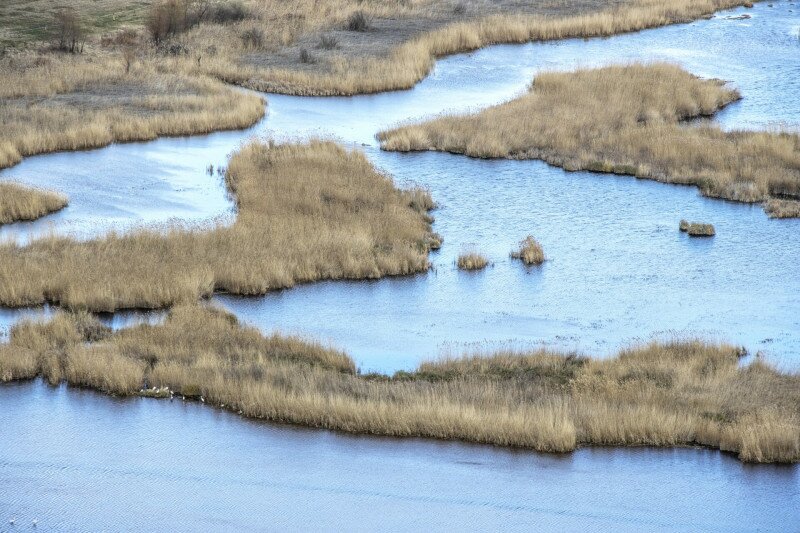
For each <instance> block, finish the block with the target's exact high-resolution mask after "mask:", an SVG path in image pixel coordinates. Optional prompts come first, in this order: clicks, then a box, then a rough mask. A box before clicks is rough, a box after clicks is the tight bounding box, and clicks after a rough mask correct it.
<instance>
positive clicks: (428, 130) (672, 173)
mask: <svg viewBox="0 0 800 533" xmlns="http://www.w3.org/2000/svg"><path fill="white" fill-rule="evenodd" d="M738 98H739V94H738V93H737V92H736V91H735V90H733V89H729V88H726V87H725V86H724V85H723V83H722V82H720V81H717V80H701V79H699V78H696V77H694V76H692V75H691V74H689V73H687V72H685V71H683V70H681V69H680V68H678V67H677V66H672V65H668V64H650V65H641V64H633V65H628V66H612V67H604V68H599V69H590V70H580V71H577V72H571V73H544V74H539V75H538V76H537V77H536V79H535V80H534V82H533V83H532V84H531V88H530V91H529V92H528V93H527V94H525V95H523V96H521V97H519V98H516V99H515V100H512V101H510V102H507V103H503V104H500V105H496V106H493V107H490V108H488V109H486V110H483V111H480V112H478V113H476V114H474V115H467V116H444V117H440V118H436V119H433V120H431V121H428V122H424V123H422V124H417V125H408V126H402V127H399V128H397V129H393V130H390V131H385V132H382V133H380V134H379V139H380V141H381V147H382V148H383V149H385V150H396V151H410V150H442V151H448V152H453V153H459V154H465V155H468V156H471V157H486V158H493V157H504V158H518V159H542V160H544V161H546V162H548V163H550V164H553V165H557V166H560V167H563V168H565V169H567V170H591V171H596V172H613V173H617V174H629V175H633V176H636V177H637V178H647V179H654V180H658V181H663V182H668V183H679V184H691V185H696V186H697V187H699V188H700V190H701V192H702V193H703V194H705V195H707V196H711V197H717V198H725V199H729V200H736V201H741V202H762V201H765V200H768V199H770V198H771V197H773V196H777V197H780V198H783V199H784V200H785V201H789V200H792V201H800V136H798V135H795V134H791V133H772V132H745V131H732V132H727V131H723V130H721V129H720V128H719V127H717V126H714V125H710V124H706V125H696V126H689V125H686V124H684V122H685V121H686V120H689V119H692V118H696V117H701V116H707V115H711V114H713V113H714V112H715V111H717V110H718V109H720V108H721V107H723V106H725V105H726V104H728V103H730V102H732V101H734V100H736V99H738ZM773 205H774V204H773ZM778 211H782V212H783V213H784V214H788V213H791V212H792V211H791V210H790V209H785V208H784V209H782V210H778V209H776V212H778Z"/></svg>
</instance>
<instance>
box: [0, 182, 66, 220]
mask: <svg viewBox="0 0 800 533" xmlns="http://www.w3.org/2000/svg"><path fill="white" fill-rule="evenodd" d="M67 203H68V201H67V198H66V196H64V195H62V194H58V193H55V192H51V191H43V190H39V189H34V188H31V187H25V186H23V185H19V184H17V183H0V224H10V223H11V222H21V221H26V220H36V219H37V218H41V217H43V216H45V215H48V214H50V213H54V212H56V211H59V210H61V209H64V208H65V207H66V206H67Z"/></svg>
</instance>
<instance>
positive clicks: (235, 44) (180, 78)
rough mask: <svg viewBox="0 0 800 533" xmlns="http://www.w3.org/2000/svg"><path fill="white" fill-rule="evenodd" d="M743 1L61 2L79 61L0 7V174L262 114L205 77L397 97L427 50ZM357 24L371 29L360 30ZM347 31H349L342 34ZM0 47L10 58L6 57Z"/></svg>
mask: <svg viewBox="0 0 800 533" xmlns="http://www.w3.org/2000/svg"><path fill="white" fill-rule="evenodd" d="M741 4H742V2H741V1H740V0H702V1H699V2H698V1H695V0H670V1H669V2H657V1H656V0H635V1H634V2H630V3H627V4H626V5H625V6H624V7H615V8H609V7H608V5H607V3H606V2H602V1H600V0H590V1H589V2H574V1H573V0H570V1H568V2H560V3H554V4H551V3H545V4H542V5H540V4H538V3H536V4H526V5H521V4H519V3H518V2H514V1H512V0H498V1H497V2H492V3H485V2H478V1H477V0H466V1H464V2H460V3H459V4H457V5H458V6H463V10H462V9H461V8H459V9H456V10H453V9H449V8H445V9H440V8H439V7H437V6H436V5H435V4H431V3H428V2H419V3H417V2H393V3H385V2H383V3H375V2H373V3H363V2H359V3H355V2H353V1H352V0H331V1H328V2H325V3H324V4H322V5H321V4H319V3H318V2H311V1H308V0H292V1H289V2H270V1H268V2H256V1H247V2H210V3H209V2H188V1H185V0H159V1H150V0H142V1H139V2H133V3H131V2H122V1H121V0H97V1H90V0H76V1H75V2H72V3H71V4H70V8H71V10H72V11H74V13H75V14H76V16H77V17H78V18H79V20H80V21H81V25H80V27H81V35H82V37H81V41H80V51H81V52H83V54H82V55H81V56H80V57H72V56H71V55H70V54H61V53H53V52H48V51H46V50H47V49H46V48H43V47H42V46H41V45H42V44H47V45H48V46H50V45H52V44H53V43H52V42H50V41H53V39H52V35H48V34H49V33H52V31H48V27H52V20H53V16H54V15H55V14H57V12H58V10H59V8H60V7H61V4H53V3H51V2H45V1H44V0H27V2H26V3H25V4H24V5H23V4H20V3H19V2H16V3H14V2H6V3H5V4H0V72H3V77H2V79H0V121H2V123H3V125H4V126H6V125H9V127H4V128H3V131H2V132H0V168H2V167H6V166H9V165H12V164H14V163H16V162H18V161H19V160H20V158H21V157H24V156H25V155H33V154H37V153H44V152H50V151H56V150H79V149H85V148H94V147H99V146H104V145H106V144H109V143H111V142H115V141H141V140H149V139H153V138H154V137H156V136H160V135H187V134H195V133H207V132H209V131H213V130H221V129H232V128H241V127H245V126H247V125H250V124H252V123H253V122H255V121H256V120H257V119H258V118H259V117H260V116H262V114H263V109H258V105H257V104H256V103H255V100H256V98H257V97H256V96H253V95H248V96H246V97H243V96H242V95H241V94H240V93H233V92H229V93H225V92H224V90H223V89H222V88H221V87H213V86H212V85H210V82H209V80H208V79H207V77H208V76H210V77H213V78H216V79H218V80H221V81H224V82H227V83H235V84H239V85H242V86H244V87H248V88H252V89H257V90H261V91H267V92H278V93H287V94H297V95H352V94H363V93H374V92H379V91H386V90H397V89H404V88H410V87H412V86H413V85H414V84H416V83H417V82H418V81H419V80H421V79H422V78H424V77H425V76H426V75H427V74H428V72H430V70H431V68H432V67H433V64H434V61H435V58H436V57H439V56H443V55H447V54H453V53H457V52H463V51H467V50H471V49H475V48H479V47H482V46H486V45H489V44H494V43H506V42H508V43H521V42H527V41H537V40H555V39H563V38H570V37H597V36H608V35H612V34H615V33H620V32H626V31H636V30H640V29H644V28H649V27H655V26H660V25H664V24H670V23H674V22H684V21H689V20H692V19H695V18H698V17H701V16H704V15H708V14H710V13H713V12H714V11H716V10H719V9H725V8H729V7H733V6H737V5H741ZM464 12H468V13H469V14H470V17H471V18H470V20H469V21H465V20H463V18H464V17H463V13H464ZM362 21H369V27H370V31H360V30H363V29H366V26H365V25H364V23H363V22H362ZM350 26H352V27H353V28H354V29H356V30H359V31H346V29H345V28H347V27H350ZM84 31H85V35H86V42H85V46H84V41H83V35H84ZM321 35H322V36H324V38H321V37H320V36H321ZM122 37H124V38H122ZM340 41H341V43H340ZM3 42H10V43H12V44H13V48H14V50H12V51H11V53H8V54H7V53H6V48H5V45H3V44H2V43H3ZM340 44H341V46H340ZM17 48H19V49H20V50H17ZM312 49H315V50H318V53H315V54H313V55H311V54H310V53H309V50H312ZM303 50H305V53H304V52H303ZM131 58H135V61H133V65H131ZM298 58H299V59H300V62H299V64H298ZM131 78H132V79H133V80H135V81H136V82H137V83H138V84H139V85H140V86H145V87H144V88H142V87H140V90H139V93H140V94H139V96H140V97H141V98H140V99H139V100H137V101H132V100H131V99H130V98H129V99H127V100H124V99H123V100H124V101H123V102H120V98H119V95H118V93H119V92H120V91H121V92H125V91H126V90H127V89H126V88H129V86H130V84H131ZM190 80H194V81H190ZM198 84H199V85H205V87H204V88H200V89H198V88H197V87H196V86H197V85H198ZM176 88H177V89H178V90H176ZM164 89H166V90H164ZM87 91H88V92H90V93H91V96H90V98H89V100H90V102H88V103H87V102H86V94H85V93H86V92H87ZM40 97H46V98H45V99H44V100H42V99H41V98H40ZM28 118H30V120H27V119H28ZM619 168H622V167H621V166H620V167H619Z"/></svg>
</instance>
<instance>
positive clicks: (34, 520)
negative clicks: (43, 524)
mask: <svg viewBox="0 0 800 533" xmlns="http://www.w3.org/2000/svg"><path fill="white" fill-rule="evenodd" d="M38 523H39V521H38V520H36V519H35V518H34V519H33V527H36V524H38Z"/></svg>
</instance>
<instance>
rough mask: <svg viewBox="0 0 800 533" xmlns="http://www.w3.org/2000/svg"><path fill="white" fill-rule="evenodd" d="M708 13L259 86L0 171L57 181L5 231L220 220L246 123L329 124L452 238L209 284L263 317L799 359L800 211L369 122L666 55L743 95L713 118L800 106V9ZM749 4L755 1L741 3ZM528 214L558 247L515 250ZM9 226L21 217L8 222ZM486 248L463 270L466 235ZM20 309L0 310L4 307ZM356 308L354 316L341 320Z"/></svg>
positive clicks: (356, 340)
mask: <svg viewBox="0 0 800 533" xmlns="http://www.w3.org/2000/svg"><path fill="white" fill-rule="evenodd" d="M773 6H774V7H768V6H767V5H766V4H759V5H757V6H756V7H755V8H754V9H750V10H746V9H741V10H735V11H731V12H725V13H720V14H718V15H717V16H716V17H714V18H713V19H711V20H704V21H698V22H695V23H692V24H686V25H676V26H671V27H667V28H661V29H657V30H651V31H647V32H640V33H635V34H630V35H623V36H618V37H613V38H609V39H594V40H580V39H575V40H568V41H562V42H555V43H536V44H528V45H513V46H494V47H490V48H486V49H483V50H480V51H478V52H475V53H472V54H465V55H458V56H453V57H450V58H446V59H443V60H441V61H440V62H439V63H438V64H437V66H436V69H435V71H434V72H433V74H432V75H431V76H430V77H429V78H427V79H426V80H424V81H423V82H422V83H420V84H419V85H418V86H417V87H415V88H414V89H413V90H411V91H400V92H392V93H384V94H379V95H370V96H361V97H354V98H298V97H288V96H280V95H268V100H269V109H268V116H267V117H266V118H265V119H264V120H263V121H262V122H260V123H259V124H257V125H256V126H254V127H252V128H250V129H248V130H246V131H239V132H223V133H217V134H213V135H207V136H198V137H191V138H179V139H160V140H157V141H154V142H147V143H136V144H125V145H114V146H111V147H108V148H104V149H100V150H94V151H89V152H77V153H59V154H50V155H44V156H39V157H33V158H29V159H27V160H25V161H23V163H21V164H20V165H18V166H16V167H14V168H12V169H8V170H6V171H3V172H2V173H0V178H4V179H18V180H20V181H25V182H28V183H33V184H35V185H40V186H45V187H52V188H56V189H59V190H61V191H63V192H65V193H67V194H68V195H69V197H70V199H71V201H72V203H71V205H70V207H68V208H67V209H66V210H64V211H63V212H62V213H59V214H56V215H53V216H50V217H45V218H44V219H42V220H41V221H38V222H34V223H28V224H24V225H11V226H8V227H6V228H3V229H1V230H0V236H5V237H6V238H17V239H19V240H25V239H26V238H27V237H28V236H29V235H31V234H33V235H37V234H41V233H46V232H58V233H62V232H66V233H70V234H73V235H76V236H79V237H88V236H93V235H97V234H100V233H104V232H106V231H108V229H109V228H110V227H111V228H115V229H121V230H124V229H127V228H130V227H131V226H138V225H142V224H146V223H165V222H168V221H170V220H176V219H180V220H184V221H188V222H190V223H197V222H208V221H210V220H216V219H221V220H222V221H223V222H225V221H230V220H231V217H232V216H233V215H232V203H231V201H230V198H228V197H227V196H226V194H225V191H224V185H223V183H222V180H221V178H220V177H219V176H218V175H217V174H216V173H215V174H214V175H213V176H209V175H208V174H207V173H206V171H205V169H206V167H207V166H208V165H209V164H213V165H215V166H224V165H225V161H226V157H227V155H228V154H229V153H230V152H231V151H233V150H234V149H236V147H237V146H239V145H240V144H241V143H242V142H246V140H247V139H249V138H251V137H253V136H261V137H263V136H270V137H274V138H278V139H298V138H299V139H304V138H307V137H308V136H310V135H318V136H332V137H334V138H336V139H339V140H340V141H342V142H343V143H345V144H347V145H351V146H352V145H355V146H359V147H361V148H363V149H364V150H365V151H366V152H367V154H368V155H369V157H370V158H371V159H372V160H373V161H374V162H375V163H376V164H377V165H378V166H380V167H381V168H383V169H385V170H386V171H387V172H389V173H391V174H392V175H393V176H394V177H395V178H396V180H397V181H398V183H400V184H406V183H409V182H413V183H418V184H422V185H424V186H426V187H429V188H430V189H431V192H432V194H433V197H434V198H435V199H436V200H437V201H438V202H439V203H440V204H441V208H440V209H439V210H437V211H436V212H435V213H434V214H435V216H436V218H437V222H436V224H435V230H436V231H437V232H439V233H440V234H442V235H443V236H444V239H445V245H444V247H443V248H442V250H441V251H440V252H438V253H436V254H434V255H433V256H432V260H433V263H434V265H435V270H434V271H432V272H430V273H428V274H426V275H420V276H415V277H411V278H401V279H386V280H380V281H377V282H356V283H341V282H334V283H318V284H312V285H306V286H302V287H298V288H295V289H292V290H288V291H282V292H277V293H273V294H269V295H267V296H265V297H260V298H237V297H231V296H219V297H216V298H215V301H217V302H219V303H221V304H222V305H224V306H225V307H226V308H228V309H230V310H232V311H233V312H235V313H236V314H237V315H238V316H239V317H241V318H243V319H244V320H246V321H247V322H249V323H252V324H255V325H258V326H259V327H261V328H262V329H264V330H266V331H272V330H275V329H278V330H282V331H285V332H291V333H299V334H303V335H308V336H311V337H313V338H316V339H321V340H322V341H324V342H329V343H331V344H333V345H335V346H338V347H341V348H344V349H346V350H347V351H348V352H349V353H351V354H352V355H353V356H354V358H355V359H356V361H357V363H358V364H359V365H360V366H361V367H362V368H363V369H365V370H381V371H392V370H396V369H398V368H410V367H413V366H415V365H416V364H417V363H418V362H419V361H420V360H421V359H427V358H431V357H435V356H437V355H439V354H441V353H443V352H446V353H447V352H460V351H462V350H464V349H491V348H496V347H498V346H500V345H506V344H508V343H513V344H514V345H515V346H519V347H527V346H538V345H548V346H553V347H556V348H560V349H566V350H578V351H581V352H586V353H590V354H596V355H606V354H609V353H613V352H614V351H615V350H617V349H618V348H619V347H620V346H624V345H626V344H629V343H631V342H638V341H641V340H647V339H651V338H665V337H668V338H669V337H673V336H698V335H699V336H703V337H706V338H709V339H711V340H725V341H729V342H733V343H736V344H741V345H744V346H745V347H747V348H748V349H749V350H750V351H751V352H753V353H755V352H756V351H762V352H763V353H764V354H766V355H767V356H769V357H770V358H771V360H773V361H775V362H777V363H778V364H780V365H781V366H784V367H790V368H797V367H800V356H798V354H800V276H799V275H797V273H798V270H797V269H798V266H797V265H798V264H800V246H798V245H800V220H782V221H776V220H769V219H768V218H767V217H766V216H765V215H764V213H763V211H762V210H761V208H760V207H759V206H750V205H742V204H734V203H727V202H723V201H720V200H711V199H707V198H702V197H700V196H699V195H698V193H697V190H696V189H695V188H692V187H680V186H674V185H665V184H658V183H653V182H647V181H640V180H635V179H632V178H629V177H616V176H608V175H597V174H591V173H586V172H577V173H567V172H564V171H562V170H560V169H557V168H554V167H550V166H548V165H546V164H544V163H541V162H538V161H525V162H521V161H502V160H501V161H482V160H471V159H468V158H465V157H461V156H453V155H448V154H438V153H422V154H394V153H385V152H381V151H380V150H378V149H377V147H376V144H377V143H376V142H375V140H374V138H373V137H374V135H375V133H376V132H378V131H379V130H381V129H383V128H385V127H387V126H390V125H393V124H396V123H398V122H401V121H404V120H409V119H413V118H418V117H424V116H429V115H431V114H435V113H439V112H442V111H443V110H447V109H450V110H461V111H463V110H467V109H472V108H478V107H484V106H486V105H490V104H492V103H497V102H501V101H504V100H507V99H509V98H512V97H513V96H514V95H515V94H518V93H519V92H520V91H523V90H525V87H526V85H527V84H528V83H529V82H530V80H531V78H532V77H533V75H534V73H535V72H536V71H538V70H541V69H574V68H576V67H580V66H594V65H602V64H608V63H619V62H629V61H633V60H640V59H641V60H648V61H649V60H667V61H674V62H678V63H680V64H682V65H683V66H684V67H685V68H687V69H688V70H690V71H691V72H693V73H695V74H698V75H701V76H705V77H718V78H723V79H726V80H729V81H730V82H731V83H732V84H733V85H735V86H736V87H738V88H739V89H740V90H741V92H742V93H743V95H744V99H743V100H742V101H741V102H738V103H735V104H733V105H731V106H730V107H729V108H728V109H726V110H725V111H723V112H722V113H721V114H720V115H719V117H718V119H719V122H720V123H721V124H722V125H723V126H724V127H726V128H751V127H755V128H768V127H775V125H776V124H783V125H784V127H789V128H796V127H797V126H798V125H799V124H800V98H798V95H800V85H798V83H799V82H798V79H800V76H798V75H800V40H798V38H797V36H796V28H797V25H798V20H800V16H798V14H797V13H793V12H792V11H793V10H794V7H795V6H792V5H791V4H790V3H787V2H778V3H775V4H773ZM798 11H800V10H798ZM742 13H746V14H748V15H751V16H752V18H750V19H747V20H734V19H732V17H734V16H738V15H740V14H742ZM681 218H686V219H689V220H697V221H704V222H711V223H713V224H714V225H715V226H716V228H717V237H715V238H714V239H710V240H697V239H694V240H693V239H689V238H687V237H686V236H685V235H683V234H681V233H679V232H678V231H677V225H678V221H679V220H680V219H681ZM528 234H533V235H535V236H536V237H537V238H538V239H539V240H540V241H541V242H542V244H543V246H544V249H545V253H546V255H547V257H548V258H549V261H548V262H547V263H546V264H545V265H544V266H543V267H541V268H533V269H526V268H524V267H523V266H521V265H520V264H518V263H517V262H512V261H510V260H509V259H508V253H509V251H510V250H511V249H512V248H513V247H514V246H515V244H516V242H517V241H519V240H520V239H522V238H523V237H525V236H526V235H528ZM12 235H14V236H12ZM470 248H475V249H477V250H480V251H482V252H484V253H486V254H488V255H489V256H490V258H491V259H492V261H493V262H494V265H493V267H492V268H490V269H488V270H487V271H485V272H482V273H477V274H474V273H473V274H468V273H463V272H459V271H458V270H457V269H456V268H455V266H454V261H455V258H456V256H457V255H458V254H459V253H460V252H461V251H462V250H464V249H470ZM15 317H16V314H14V313H13V312H4V313H3V314H2V315H0V322H4V325H5V326H6V327H7V326H8V324H9V323H11V321H13V320H14V319H15ZM342 317H347V320H342Z"/></svg>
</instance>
